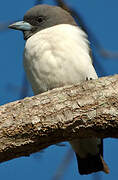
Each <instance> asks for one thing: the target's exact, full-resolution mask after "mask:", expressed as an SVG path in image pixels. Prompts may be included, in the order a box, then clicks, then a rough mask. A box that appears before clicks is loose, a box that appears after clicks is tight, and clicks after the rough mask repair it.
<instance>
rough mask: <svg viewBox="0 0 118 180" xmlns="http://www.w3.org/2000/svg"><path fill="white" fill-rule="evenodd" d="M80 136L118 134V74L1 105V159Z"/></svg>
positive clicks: (23, 154)
mask: <svg viewBox="0 0 118 180" xmlns="http://www.w3.org/2000/svg"><path fill="white" fill-rule="evenodd" d="M77 137H79V138H85V137H104V138H105V137H118V75H115V76H109V77H104V78H100V79H98V80H91V81H86V82H84V83H82V84H78V85H73V86H67V87H62V88H58V89H54V90H51V91H48V92H45V93H43V94H40V95H37V96H33V97H30V98H25V99H23V100H19V101H16V102H12V103H9V104H6V105H3V106H1V107H0V162H3V161H7V160H10V159H12V158H16V157H20V156H27V155H29V154H30V153H34V152H38V151H40V150H41V149H43V148H46V147H47V146H49V145H52V144H55V143H59V142H62V141H69V140H72V139H75V138H77Z"/></svg>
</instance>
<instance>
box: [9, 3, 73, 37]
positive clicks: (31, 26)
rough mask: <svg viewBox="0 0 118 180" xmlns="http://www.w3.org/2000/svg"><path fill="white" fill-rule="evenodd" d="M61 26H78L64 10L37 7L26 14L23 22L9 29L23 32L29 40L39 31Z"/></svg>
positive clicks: (45, 6) (51, 7)
mask: <svg viewBox="0 0 118 180" xmlns="http://www.w3.org/2000/svg"><path fill="white" fill-rule="evenodd" d="M59 24H71V25H76V23H75V21H74V19H73V18H72V16H71V15H70V14H69V13H68V12H67V11H65V10H63V9H62V8H60V7H57V6H49V5H37V6H34V7H33V8H31V9H30V10H29V11H27V12H26V14H25V15H24V18H23V21H19V22H16V23H13V24H11V25H9V28H12V29H16V30H21V31H23V34H24V39H25V40H27V39H28V38H29V37H31V36H32V35H33V34H35V33H37V32H38V31H41V30H43V29H45V28H49V27H52V26H55V25H59Z"/></svg>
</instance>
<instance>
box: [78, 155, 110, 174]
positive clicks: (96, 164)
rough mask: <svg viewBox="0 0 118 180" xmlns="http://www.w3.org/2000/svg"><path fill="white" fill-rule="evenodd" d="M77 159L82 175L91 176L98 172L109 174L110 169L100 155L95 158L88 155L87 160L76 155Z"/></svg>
mask: <svg viewBox="0 0 118 180" xmlns="http://www.w3.org/2000/svg"><path fill="white" fill-rule="evenodd" d="M76 157H77V161H78V170H79V173H80V174H90V173H93V172H98V171H104V172H105V173H109V168H108V166H107V164H106V163H105V161H104V160H103V157H102V156H101V155H100V154H97V155H94V156H92V155H88V156H87V157H86V158H81V157H79V155H78V154H77V153H76Z"/></svg>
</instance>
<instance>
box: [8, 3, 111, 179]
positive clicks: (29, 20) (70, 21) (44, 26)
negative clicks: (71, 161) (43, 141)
mask: <svg viewBox="0 0 118 180" xmlns="http://www.w3.org/2000/svg"><path fill="white" fill-rule="evenodd" d="M9 28H11V29H15V30H20V31H22V32H23V36H24V40H25V41H26V43H25V47H24V55H23V56H24V58H23V64H24V69H25V72H26V75H27V78H28V80H29V82H30V84H31V86H32V90H33V92H34V95H37V94H40V93H43V92H46V91H48V90H52V89H54V88H58V87H63V86H65V85H73V84H76V83H81V82H84V81H86V80H91V79H97V78H98V76H97V73H96V71H95V69H94V67H93V64H92V57H91V53H90V52H91V50H90V47H89V41H88V38H87V34H86V33H85V32H84V31H83V30H82V29H81V27H79V26H78V25H77V24H76V22H75V20H74V18H73V17H72V16H71V14H70V13H69V12H67V11H66V10H64V9H62V8H61V7H59V6H52V5H47V4H42V5H37V6H34V7H32V8H31V9H29V10H28V11H27V12H26V14H25V15H24V17H23V20H22V21H18V22H14V23H12V24H10V25H9ZM70 144H71V146H72V148H73V150H74V152H75V154H76V157H77V162H78V170H79V173H80V174H81V175H87V174H91V173H95V172H98V171H103V172H105V173H109V168H108V166H107V164H106V163H105V161H104V160H103V140H102V139H100V138H96V137H93V138H83V139H80V138H78V139H74V140H71V141H70Z"/></svg>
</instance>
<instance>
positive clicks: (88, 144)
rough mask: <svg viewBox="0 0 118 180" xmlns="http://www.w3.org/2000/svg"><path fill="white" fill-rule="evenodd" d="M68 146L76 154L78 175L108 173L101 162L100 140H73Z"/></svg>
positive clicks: (101, 142) (101, 144)
mask: <svg viewBox="0 0 118 180" xmlns="http://www.w3.org/2000/svg"><path fill="white" fill-rule="evenodd" d="M70 144H71V145H72V148H73V149H74V151H75V153H76V156H77V161H78V170H79V172H80V174H90V173H93V172H97V171H104V172H105V173H109V168H108V166H107V164H106V163H105V161H104V160H103V140H102V139H99V138H86V139H75V140H73V141H71V142H70Z"/></svg>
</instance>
